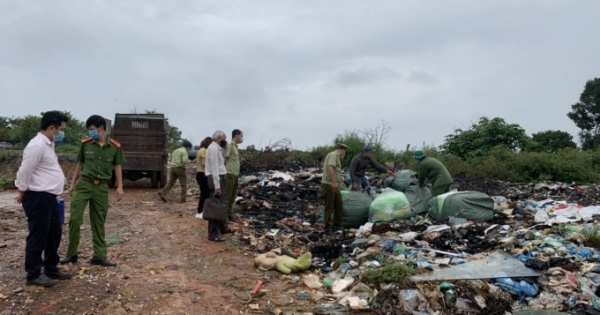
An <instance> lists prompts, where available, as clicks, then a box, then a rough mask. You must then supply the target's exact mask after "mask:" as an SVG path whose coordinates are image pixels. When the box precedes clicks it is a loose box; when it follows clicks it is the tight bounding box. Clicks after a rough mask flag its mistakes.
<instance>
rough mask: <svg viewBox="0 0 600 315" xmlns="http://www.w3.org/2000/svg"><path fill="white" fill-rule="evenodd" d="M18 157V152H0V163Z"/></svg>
mask: <svg viewBox="0 0 600 315" xmlns="http://www.w3.org/2000/svg"><path fill="white" fill-rule="evenodd" d="M18 157H19V153H18V152H14V151H0V163H5V162H11V161H13V160H15V159H16V158H18Z"/></svg>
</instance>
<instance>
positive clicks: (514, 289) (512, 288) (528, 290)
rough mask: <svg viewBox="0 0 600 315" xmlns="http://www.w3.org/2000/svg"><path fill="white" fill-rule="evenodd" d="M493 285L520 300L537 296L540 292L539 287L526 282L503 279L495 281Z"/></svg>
mask: <svg viewBox="0 0 600 315" xmlns="http://www.w3.org/2000/svg"><path fill="white" fill-rule="evenodd" d="M493 283H494V284H495V285H497V286H499V287H501V288H503V289H505V290H506V291H508V292H510V293H511V294H514V295H516V296H518V297H519V298H523V297H525V296H536V295H537V294H538V290H539V289H538V286H537V285H535V284H531V283H529V282H527V281H525V280H521V281H514V280H513V279H511V278H501V279H494V281H493Z"/></svg>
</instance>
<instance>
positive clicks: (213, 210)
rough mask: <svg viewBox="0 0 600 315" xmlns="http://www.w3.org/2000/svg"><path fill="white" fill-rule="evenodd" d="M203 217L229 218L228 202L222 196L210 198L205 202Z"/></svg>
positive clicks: (206, 218) (209, 218) (208, 218)
mask: <svg viewBox="0 0 600 315" xmlns="http://www.w3.org/2000/svg"><path fill="white" fill-rule="evenodd" d="M202 219H204V220H217V221H225V220H227V204H226V203H225V201H223V199H221V198H215V197H212V198H208V199H206V201H205V202H204V210H202Z"/></svg>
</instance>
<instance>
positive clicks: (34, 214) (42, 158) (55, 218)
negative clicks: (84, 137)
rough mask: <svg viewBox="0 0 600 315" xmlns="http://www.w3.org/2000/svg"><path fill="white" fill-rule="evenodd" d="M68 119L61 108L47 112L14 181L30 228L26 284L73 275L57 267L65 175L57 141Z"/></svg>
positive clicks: (44, 283) (49, 283)
mask: <svg viewBox="0 0 600 315" xmlns="http://www.w3.org/2000/svg"><path fill="white" fill-rule="evenodd" d="M68 121H69V118H68V117H67V116H66V115H64V114H62V113H60V112H58V111H50V112H46V113H44V115H43V117H42V122H41V131H40V132H39V133H38V134H37V136H35V138H33V139H31V140H30V141H29V143H28V144H27V147H26V148H25V150H24V151H23V161H22V162H21V167H20V168H19V171H18V173H17V180H16V181H15V184H16V186H17V188H18V190H19V195H18V196H17V198H16V200H17V202H18V203H22V204H23V209H24V210H25V215H27V225H28V228H29V235H27V242H26V245H25V271H26V272H27V277H26V280H27V285H37V286H44V287H49V286H53V285H55V284H56V283H57V282H58V281H57V280H65V279H69V278H71V277H72V275H71V274H68V273H65V272H62V271H60V270H59V269H58V261H59V256H58V252H57V251H58V246H59V245H60V239H61V236H62V226H61V224H60V221H59V220H60V218H59V210H58V203H57V201H56V197H57V196H58V195H60V194H62V192H63V189H64V186H65V175H64V173H63V171H62V168H61V167H60V164H59V163H58V157H57V156H56V153H55V152H54V143H55V142H60V141H62V140H63V138H64V137H65V132H64V130H65V128H66V126H67V122H68ZM42 252H43V253H44V259H43V260H42ZM42 267H43V268H44V273H42Z"/></svg>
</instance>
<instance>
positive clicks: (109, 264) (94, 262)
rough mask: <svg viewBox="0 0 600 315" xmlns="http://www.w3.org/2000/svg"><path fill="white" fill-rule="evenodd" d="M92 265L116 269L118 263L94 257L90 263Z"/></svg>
mask: <svg viewBox="0 0 600 315" xmlns="http://www.w3.org/2000/svg"><path fill="white" fill-rule="evenodd" d="M90 263H91V264H92V265H100V266H105V267H114V266H116V265H117V263H116V262H112V261H110V260H108V259H106V258H99V257H93V258H92V261H91V262H90Z"/></svg>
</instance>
